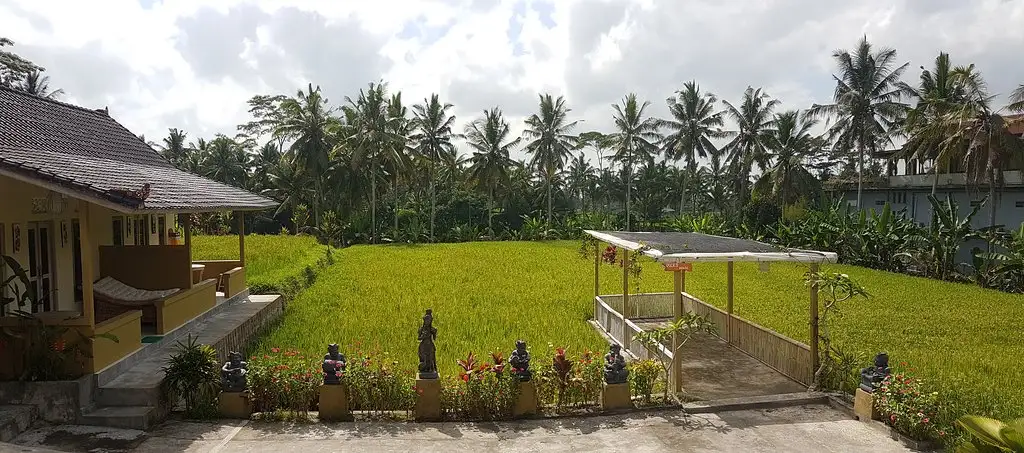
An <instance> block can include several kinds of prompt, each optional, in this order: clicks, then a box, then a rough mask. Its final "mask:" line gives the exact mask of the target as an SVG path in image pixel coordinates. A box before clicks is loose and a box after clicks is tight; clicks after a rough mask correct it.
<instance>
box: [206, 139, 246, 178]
mask: <svg viewBox="0 0 1024 453" xmlns="http://www.w3.org/2000/svg"><path fill="white" fill-rule="evenodd" d="M246 167H247V162H246V153H245V150H244V149H242V148H241V147H240V146H239V145H238V143H235V141H234V140H232V139H230V138H228V137H226V136H223V135H218V136H217V137H216V138H214V139H213V140H211V141H210V149H209V154H208V155H207V156H206V159H205V160H204V161H203V166H202V168H203V173H204V175H205V176H206V177H208V178H210V179H213V180H215V181H220V182H222V183H224V184H229V185H232V186H235V187H242V186H243V185H244V184H245V178H246V176H247V172H246Z"/></svg>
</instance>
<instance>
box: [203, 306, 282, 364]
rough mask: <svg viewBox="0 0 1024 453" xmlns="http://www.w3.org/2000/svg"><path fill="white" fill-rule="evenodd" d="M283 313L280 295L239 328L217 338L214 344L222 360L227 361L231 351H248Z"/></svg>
mask: <svg viewBox="0 0 1024 453" xmlns="http://www.w3.org/2000/svg"><path fill="white" fill-rule="evenodd" d="M282 314H284V298H283V297H280V296H278V297H277V299H276V300H274V302H271V303H269V304H267V305H266V306H264V307H263V308H262V309H260V311H259V312H257V313H256V315H255V316H252V317H250V318H249V319H248V320H246V321H245V322H244V323H243V324H242V325H241V326H239V327H238V328H237V329H235V330H233V331H232V332H231V333H228V334H227V335H225V336H224V337H221V339H220V340H217V341H216V342H215V343H214V344H213V345H212V346H213V347H214V349H216V350H217V356H218V357H219V358H220V361H221V362H226V361H227V360H228V352H230V351H241V352H242V353H243V354H245V353H247V352H248V349H249V347H250V346H251V345H252V342H253V341H255V340H256V339H258V338H259V337H260V335H262V334H263V333H264V332H266V331H267V330H268V329H270V328H271V327H272V326H273V325H274V323H276V322H277V321H278V320H280V318H281V315H282Z"/></svg>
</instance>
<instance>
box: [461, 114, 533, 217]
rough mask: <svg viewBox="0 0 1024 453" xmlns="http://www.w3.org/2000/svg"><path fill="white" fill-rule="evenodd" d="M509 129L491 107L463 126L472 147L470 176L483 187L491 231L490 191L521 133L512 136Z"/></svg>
mask: <svg viewBox="0 0 1024 453" xmlns="http://www.w3.org/2000/svg"><path fill="white" fill-rule="evenodd" d="M511 134H512V130H511V128H510V127H509V125H508V122H507V121H505V118H504V117H503V116H502V114H501V109H499V108H498V107H494V108H492V109H490V110H485V111H484V116H483V118H477V119H476V120H474V121H473V122H472V123H470V124H469V125H467V126H466V133H465V136H466V143H467V144H469V146H470V147H471V148H473V157H471V158H470V159H469V162H470V165H471V167H470V175H471V176H470V177H471V178H472V180H473V181H475V182H476V183H477V184H478V185H481V186H484V187H486V188H487V229H488V230H489V231H490V234H491V235H492V236H493V235H494V224H493V221H492V218H493V214H494V191H495V189H497V188H498V186H500V185H501V183H502V182H504V181H505V180H507V179H508V168H509V166H511V165H512V158H511V157H509V155H510V153H511V152H512V151H513V150H515V149H516V148H517V147H518V146H519V142H520V141H522V138H521V137H516V138H515V139H512V138H511V137H510V136H511Z"/></svg>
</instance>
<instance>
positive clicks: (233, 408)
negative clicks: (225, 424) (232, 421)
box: [217, 391, 252, 420]
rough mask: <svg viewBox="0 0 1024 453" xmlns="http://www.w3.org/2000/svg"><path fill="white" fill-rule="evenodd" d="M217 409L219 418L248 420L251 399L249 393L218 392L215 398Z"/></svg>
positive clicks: (250, 411)
mask: <svg viewBox="0 0 1024 453" xmlns="http://www.w3.org/2000/svg"><path fill="white" fill-rule="evenodd" d="M217 407H218V409H219V410H220V416H221V417H224V418H241V419H244V420H248V419H249V417H252V399H251V398H249V392H247V391H246V392H220V395H219V396H218V397H217Z"/></svg>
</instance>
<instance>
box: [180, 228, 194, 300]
mask: <svg viewBox="0 0 1024 453" xmlns="http://www.w3.org/2000/svg"><path fill="white" fill-rule="evenodd" d="M178 223H180V224H181V225H182V226H183V228H184V230H185V249H187V250H188V266H186V267H187V269H185V272H188V287H189V289H192V286H193V285H194V283H193V282H192V280H193V279H192V215H191V214H178Z"/></svg>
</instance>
